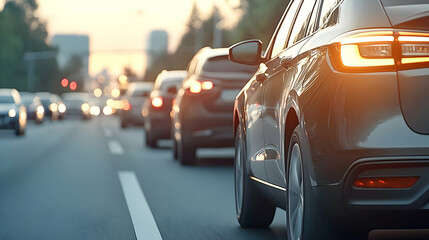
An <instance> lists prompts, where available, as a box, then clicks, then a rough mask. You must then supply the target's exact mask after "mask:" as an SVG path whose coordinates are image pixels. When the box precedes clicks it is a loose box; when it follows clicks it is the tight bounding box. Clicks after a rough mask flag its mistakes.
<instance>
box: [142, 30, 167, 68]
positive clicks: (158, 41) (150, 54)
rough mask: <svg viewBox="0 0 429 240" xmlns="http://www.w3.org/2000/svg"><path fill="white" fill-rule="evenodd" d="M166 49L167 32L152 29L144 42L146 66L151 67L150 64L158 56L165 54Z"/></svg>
mask: <svg viewBox="0 0 429 240" xmlns="http://www.w3.org/2000/svg"><path fill="white" fill-rule="evenodd" d="M167 49H168V34H167V32H166V31H164V30H154V31H152V32H151V33H150V34H149V37H148V39H147V43H146V52H147V65H146V67H147V68H151V67H152V64H153V63H154V62H155V61H156V59H157V58H158V57H160V56H163V55H165V54H167Z"/></svg>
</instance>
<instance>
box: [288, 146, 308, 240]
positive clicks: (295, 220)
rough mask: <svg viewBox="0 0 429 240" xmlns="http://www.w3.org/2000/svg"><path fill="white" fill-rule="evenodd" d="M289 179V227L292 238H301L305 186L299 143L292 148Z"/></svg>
mask: <svg viewBox="0 0 429 240" xmlns="http://www.w3.org/2000/svg"><path fill="white" fill-rule="evenodd" d="M288 176H289V181H288V185H289V186H288V212H287V215H288V229H289V234H290V236H291V239H293V240H295V239H297V240H298V239H301V236H302V228H303V219H304V186H303V174H302V159H301V150H300V148H299V145H298V144H297V143H295V144H294V146H293V148H292V153H291V156H290V163H289V175H288Z"/></svg>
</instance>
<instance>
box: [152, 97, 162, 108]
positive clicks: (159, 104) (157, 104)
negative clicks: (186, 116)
mask: <svg viewBox="0 0 429 240" xmlns="http://www.w3.org/2000/svg"><path fill="white" fill-rule="evenodd" d="M163 104H164V101H163V100H162V97H154V98H152V106H153V107H154V108H160V107H162V105H163Z"/></svg>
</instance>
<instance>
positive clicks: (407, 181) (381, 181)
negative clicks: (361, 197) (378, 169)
mask: <svg viewBox="0 0 429 240" xmlns="http://www.w3.org/2000/svg"><path fill="white" fill-rule="evenodd" d="M418 179H419V177H377V178H357V179H356V180H355V182H354V184H353V186H354V187H357V188H410V187H412V186H413V185H414V184H415V183H416V182H417V180H418Z"/></svg>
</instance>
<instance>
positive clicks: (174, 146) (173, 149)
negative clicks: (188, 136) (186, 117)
mask: <svg viewBox="0 0 429 240" xmlns="http://www.w3.org/2000/svg"><path fill="white" fill-rule="evenodd" d="M172 151H173V158H174V160H177V158H178V157H179V156H178V155H179V154H178V153H177V141H176V139H175V138H174V137H173V148H172Z"/></svg>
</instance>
